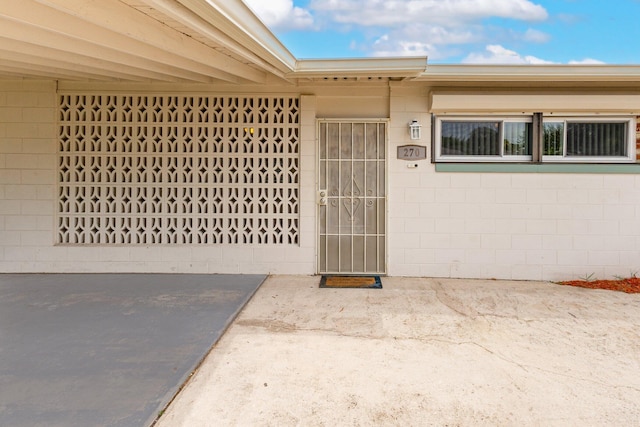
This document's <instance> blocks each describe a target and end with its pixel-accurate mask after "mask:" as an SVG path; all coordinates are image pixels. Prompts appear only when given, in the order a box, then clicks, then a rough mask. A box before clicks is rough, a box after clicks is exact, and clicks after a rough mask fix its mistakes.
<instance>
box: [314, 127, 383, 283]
mask: <svg viewBox="0 0 640 427" xmlns="http://www.w3.org/2000/svg"><path fill="white" fill-rule="evenodd" d="M386 145H387V125H386V122H382V121H358V122H353V121H349V122H345V121H320V122H319V152H318V160H319V168H318V171H319V176H318V198H317V200H318V221H319V224H318V232H319V238H318V273H320V274H384V273H386V237H385V236H386V214H385V213H386V179H385V176H386Z"/></svg>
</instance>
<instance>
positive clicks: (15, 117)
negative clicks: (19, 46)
mask: <svg viewBox="0 0 640 427" xmlns="http://www.w3.org/2000/svg"><path fill="white" fill-rule="evenodd" d="M55 120H56V96H55V82H52V81H28V80H11V81H0V242H1V243H0V271H24V270H31V269H36V270H37V269H38V267H37V264H38V260H42V261H44V262H45V263H47V262H48V259H51V258H55V256H57V255H58V254H56V255H53V254H51V255H45V254H43V251H42V248H44V247H51V246H52V243H53V233H52V230H53V217H54V197H55V172H54V170H55V165H56V154H55V153H56V128H55Z"/></svg>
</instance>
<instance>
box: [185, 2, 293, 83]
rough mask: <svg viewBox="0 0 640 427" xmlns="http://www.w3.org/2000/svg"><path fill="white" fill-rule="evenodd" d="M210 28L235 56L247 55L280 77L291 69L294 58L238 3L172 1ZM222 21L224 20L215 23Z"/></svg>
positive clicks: (263, 25)
mask: <svg viewBox="0 0 640 427" xmlns="http://www.w3.org/2000/svg"><path fill="white" fill-rule="evenodd" d="M175 1H177V2H179V3H181V4H182V5H183V6H185V7H187V8H188V9H190V10H191V11H193V12H195V13H196V14H197V15H198V16H199V17H200V18H202V19H204V20H206V21H208V22H209V23H210V24H211V25H214V26H215V27H216V28H217V29H218V30H219V31H220V32H221V33H223V34H225V35H227V36H228V38H229V40H233V42H234V43H232V44H230V45H227V48H230V49H231V50H236V51H237V52H236V53H238V54H246V51H247V50H248V51H250V52H252V53H254V54H256V55H257V56H259V57H260V58H262V59H263V60H265V61H266V62H268V63H269V64H270V65H272V66H274V67H275V68H276V69H278V70H280V71H281V72H282V73H283V74H284V73H288V72H290V71H292V70H293V69H295V65H296V58H295V57H294V56H293V54H292V53H291V52H290V51H289V50H288V49H287V48H286V47H285V46H284V45H283V44H282V43H281V42H280V40H278V38H277V37H276V36H275V35H274V34H273V33H272V32H271V31H270V30H269V29H268V28H267V26H266V25H265V24H264V23H263V22H262V21H261V20H260V19H259V18H258V17H257V16H256V14H255V13H254V12H253V11H252V10H251V9H250V8H249V7H248V6H247V5H246V4H244V2H242V1H228V2H224V1H210V0H175ZM220 17H223V18H224V19H219V18H220Z"/></svg>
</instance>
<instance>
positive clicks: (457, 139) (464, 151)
mask: <svg viewBox="0 0 640 427" xmlns="http://www.w3.org/2000/svg"><path fill="white" fill-rule="evenodd" d="M438 131H439V135H440V137H439V138H438V139H439V140H440V141H441V144H440V146H439V147H438V148H439V150H437V156H438V157H439V158H440V159H442V160H445V159H446V160H462V161H466V160H469V159H476V160H484V161H486V160H518V161H522V160H531V143H532V138H531V136H532V120H531V118H517V119H499V120H489V119H482V118H478V119H473V120H471V119H466V118H462V119H442V120H441V121H440V122H439V127H438Z"/></svg>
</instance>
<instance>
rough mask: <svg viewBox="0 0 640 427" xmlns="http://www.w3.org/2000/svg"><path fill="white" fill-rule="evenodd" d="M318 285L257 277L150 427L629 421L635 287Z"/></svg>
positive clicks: (638, 414) (637, 375)
mask: <svg viewBox="0 0 640 427" xmlns="http://www.w3.org/2000/svg"><path fill="white" fill-rule="evenodd" d="M318 281H319V279H318V278H317V277H298V276H295V277H292V276H275V277H270V278H269V279H267V281H266V282H265V283H264V284H263V285H262V286H261V288H260V289H259V291H258V292H257V293H256V295H255V296H254V297H253V299H252V300H251V301H250V302H249V303H248V304H247V306H246V307H245V309H244V310H243V312H242V313H241V314H240V316H239V317H238V318H237V319H236V321H235V322H234V323H233V324H232V326H231V327H230V328H229V330H228V331H227V333H226V334H225V335H224V336H223V338H222V339H221V340H220V341H219V343H218V344H217V345H216V346H215V348H214V350H213V351H212V352H211V353H210V355H209V356H208V357H207V359H206V360H205V362H204V363H203V365H202V366H201V368H200V370H199V371H198V372H197V373H196V374H195V375H194V376H193V377H192V378H191V380H190V381H189V382H188V384H187V386H186V387H185V389H183V391H182V392H181V393H180V394H179V395H178V397H177V398H176V400H175V401H174V402H173V404H172V405H170V407H169V408H168V410H167V411H166V412H165V414H164V415H163V416H162V417H161V419H160V420H159V423H158V424H159V427H176V426H189V427H197V426H338V425H339V426H347V425H349V426H370V425H375V426H483V425H485V426H586V425H589V426H596V425H597V426H605V425H606V426H639V425H640V405H639V404H638V402H640V295H637V294H636V295H627V294H623V293H616V292H611V291H599V290H587V289H580V288H573V287H563V286H558V285H554V284H551V283H540V282H505V281H480V280H477V281H472V280H445V279H408V278H383V286H384V289H382V290H376V289H366V290H365V289H319V288H318Z"/></svg>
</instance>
